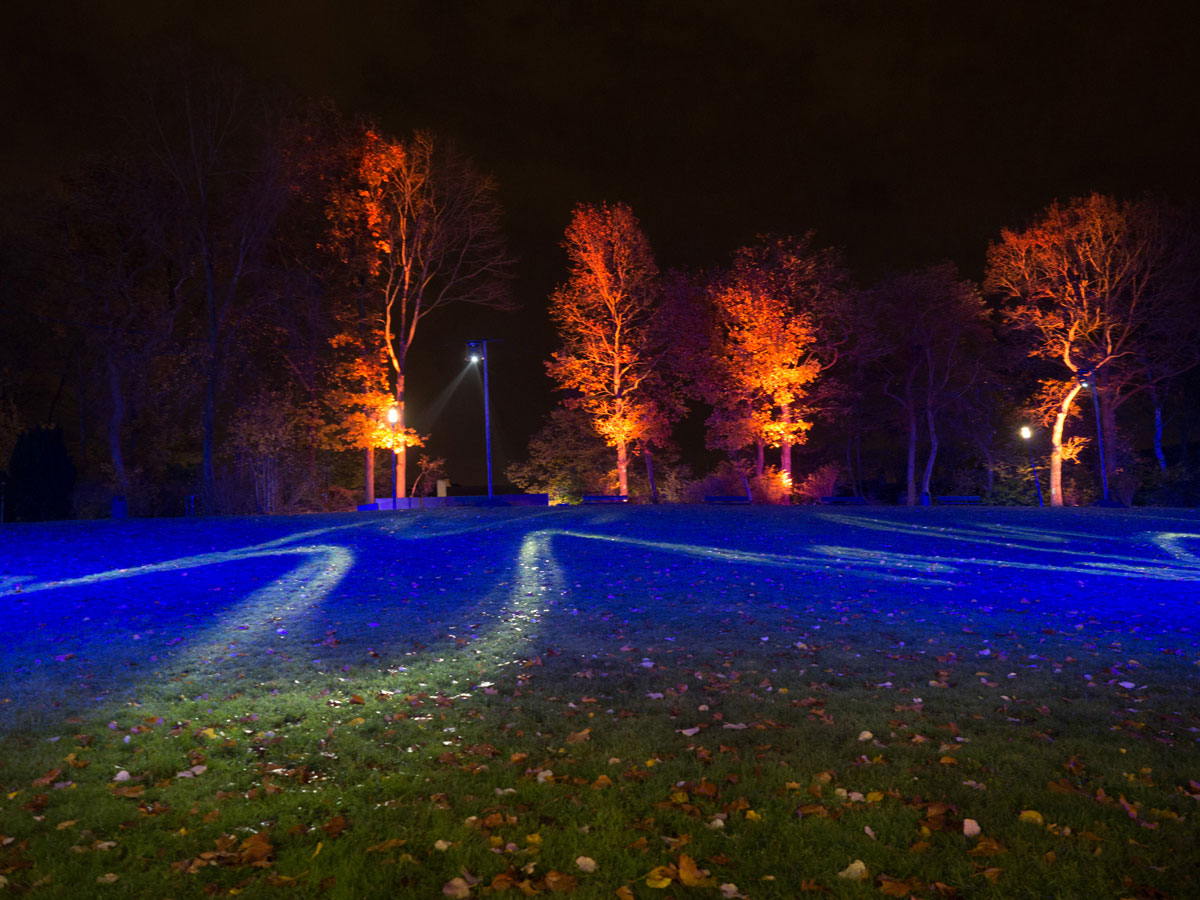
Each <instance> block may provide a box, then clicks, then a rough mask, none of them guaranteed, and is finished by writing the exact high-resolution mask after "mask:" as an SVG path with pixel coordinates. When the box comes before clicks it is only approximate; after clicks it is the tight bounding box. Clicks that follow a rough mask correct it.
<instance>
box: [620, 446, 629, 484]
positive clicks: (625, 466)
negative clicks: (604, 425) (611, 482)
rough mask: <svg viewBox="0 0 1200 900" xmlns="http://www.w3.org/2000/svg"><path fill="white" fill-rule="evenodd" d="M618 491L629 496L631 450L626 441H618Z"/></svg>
mask: <svg viewBox="0 0 1200 900" xmlns="http://www.w3.org/2000/svg"><path fill="white" fill-rule="evenodd" d="M617 485H618V487H617V493H618V494H620V495H621V496H622V497H628V496H629V452H628V448H627V447H626V444H625V442H624V441H617Z"/></svg>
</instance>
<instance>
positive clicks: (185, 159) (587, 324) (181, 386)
mask: <svg viewBox="0 0 1200 900" xmlns="http://www.w3.org/2000/svg"><path fill="white" fill-rule="evenodd" d="M168 73H169V74H168ZM124 104H125V105H124V106H123V107H122V108H120V109H116V110H114V111H113V116H114V120H115V121H119V122H120V123H121V127H120V132H121V134H122V139H121V140H120V141H119V142H115V143H114V145H110V146H109V147H108V148H106V150H105V151H104V152H103V153H97V155H96V156H94V157H93V158H91V159H89V160H87V161H86V162H85V163H83V164H81V165H79V166H78V167H76V168H75V169H74V170H73V171H71V172H70V173H69V174H68V175H66V176H64V177H63V178H61V179H60V180H59V182H58V183H57V185H56V186H55V189H54V190H53V192H52V193H51V195H49V196H47V197H45V198H43V199H42V200H41V202H39V203H38V204H37V206H36V208H35V209H33V210H32V211H31V212H30V213H29V214H28V215H27V216H24V217H22V219H21V221H20V222H19V223H18V224H17V227H15V228H10V229H9V231H8V233H7V234H6V235H5V236H4V241H3V245H2V246H0V254H2V255H0V267H2V273H3V280H2V282H0V330H2V332H3V336H4V337H3V353H2V355H0V464H3V463H7V465H6V474H5V476H4V477H5V480H6V486H5V489H4V497H5V503H6V506H7V514H6V515H7V518H9V519H13V518H25V519H35V518H45V517H57V516H64V515H76V516H97V515H107V514H108V513H109V512H110V511H111V510H114V509H120V510H123V509H127V510H128V511H130V512H132V513H134V514H141V515H178V514H182V513H183V512H184V511H185V510H188V509H190V508H195V509H196V510H197V511H199V512H205V513H225V512H228V513H245V512H279V511H304V510H325V509H345V508H349V507H350V506H351V505H352V504H353V503H355V502H361V501H362V500H363V499H366V500H368V501H369V500H371V499H372V498H373V497H374V494H375V491H376V484H377V483H378V484H379V486H380V488H381V489H382V490H386V491H390V490H391V488H390V484H391V480H390V477H391V473H390V471H389V470H390V465H389V466H376V465H375V458H376V451H377V450H379V449H383V450H384V451H385V453H386V454H387V455H386V457H385V458H387V459H389V462H390V459H391V454H390V452H388V451H390V450H392V449H394V450H395V451H396V461H397V469H398V473H399V483H398V493H400V494H401V495H403V494H404V493H406V492H407V491H413V492H428V491H429V490H431V489H432V487H433V484H434V481H435V479H436V478H437V477H440V476H443V475H444V474H445V473H444V467H445V464H444V461H443V460H441V459H437V458H433V457H432V456H431V455H429V454H428V453H426V452H425V451H424V444H425V441H426V440H427V438H428V436H427V435H422V434H420V433H418V431H417V430H416V429H415V428H413V427H412V426H411V425H410V423H409V421H408V418H407V417H406V414H405V396H406V389H408V387H410V386H408V385H406V376H407V375H408V374H409V359H410V356H409V353H410V350H411V348H412V347H413V345H414V343H419V342H420V341H421V339H422V337H423V336H424V335H425V334H426V333H427V330H426V326H425V324H424V323H425V321H426V317H427V316H429V315H431V314H433V313H435V312H436V311H438V310H440V309H442V308H443V307H446V306H449V305H452V304H460V305H461V306H460V310H459V313H458V316H459V318H460V320H461V321H463V322H467V321H468V320H469V319H470V318H471V315H472V313H471V310H472V309H473V308H476V307H492V308H498V309H504V308H506V307H507V306H508V305H509V290H508V285H509V283H510V281H511V278H512V276H513V273H514V267H513V263H512V261H511V260H510V259H509V257H508V255H507V253H506V251H505V248H504V242H503V239H502V235H501V231H500V209H499V205H498V202H497V189H496V185H495V184H494V183H493V182H492V180H491V179H490V178H488V177H487V176H486V175H484V174H483V173H482V172H481V171H480V170H479V169H477V168H476V166H475V165H474V164H473V163H472V161H471V160H470V159H469V158H467V157H466V156H465V155H463V154H462V153H461V152H460V151H459V150H458V149H456V148H455V147H454V146H452V145H451V144H449V143H448V142H446V141H444V140H442V139H441V138H440V137H438V136H436V135H433V134H429V133H426V132H418V133H415V134H413V135H409V136H403V137H394V136H389V135H385V134H382V133H381V132H380V131H379V129H377V128H376V127H374V126H373V125H372V124H371V123H369V122H363V121H353V120H349V119H347V118H346V117H344V116H342V115H340V114H339V113H338V111H337V110H335V109H334V108H333V107H332V106H331V105H329V104H326V103H315V102H299V101H296V100H294V99H292V98H289V97H285V96H282V95H280V94H278V93H275V92H272V91H269V90H264V89H261V88H259V87H256V86H253V85H251V84H249V83H248V82H246V81H245V80H243V79H242V78H240V77H239V76H237V75H236V74H234V73H232V72H229V71H227V70H223V69H220V68H218V67H214V66H213V65H211V64H208V63H203V64H200V63H197V64H194V65H193V64H190V63H189V62H188V61H187V60H186V59H181V60H179V61H177V63H176V65H174V66H172V67H170V68H169V69H166V68H164V69H162V70H160V71H159V72H157V73H156V74H155V76H154V77H146V78H145V80H144V82H143V83H142V84H141V85H139V89H138V90H134V91H130V92H128V94H127V99H126V100H125V101H124ZM797 215H798V217H799V216H801V215H802V211H798V213H797ZM651 245H652V240H651V239H649V238H648V237H647V236H646V235H644V234H643V233H642V231H641V227H640V224H639V223H638V221H637V219H636V217H635V216H634V214H633V211H632V210H630V209H629V208H628V207H625V206H623V205H621V204H616V205H611V206H610V205H599V206H587V205H581V206H580V207H578V208H577V209H576V210H575V213H574V216H573V217H572V220H571V225H570V226H569V227H568V229H567V232H566V235H565V238H564V242H563V247H564V249H565V250H566V253H567V262H568V268H567V273H566V276H565V279H564V280H563V283H562V285H561V286H560V287H559V288H558V289H557V290H556V291H554V292H553V294H552V296H551V297H550V298H549V313H550V317H551V319H552V321H553V323H554V325H555V326H556V328H557V330H558V334H559V337H560V340H561V345H560V347H559V349H558V351H557V352H556V353H555V354H554V356H553V357H552V359H550V360H549V361H548V365H547V371H548V374H549V375H550V377H551V379H552V380H553V381H554V382H555V384H556V386H557V387H558V388H559V389H560V392H559V394H558V398H559V399H560V401H561V402H560V404H559V406H558V407H556V408H555V410H554V411H553V412H552V413H551V415H550V416H549V417H548V418H547V420H546V423H545V425H544V427H543V428H542V429H541V430H540V431H539V432H538V433H537V434H535V435H534V436H533V438H532V441H531V442H530V446H529V454H528V459H527V460H526V461H525V462H523V463H520V464H517V465H513V466H511V467H509V470H508V477H509V479H510V480H511V481H512V482H513V484H515V485H516V486H518V487H519V488H521V489H525V490H535V491H546V492H549V493H551V494H552V495H554V496H555V497H556V499H573V498H578V497H579V496H580V495H581V494H586V493H601V492H620V493H629V494H630V495H631V496H634V497H636V498H639V499H644V500H647V501H658V500H675V501H680V500H697V499H703V497H704V496H706V495H711V494H732V493H745V494H748V495H749V496H751V497H753V498H755V499H756V500H759V501H762V502H796V501H811V500H814V499H819V498H820V497H823V496H828V495H831V494H834V493H843V494H848V495H853V496H857V497H862V498H864V499H866V500H869V501H876V502H900V503H909V504H917V503H921V502H927V500H928V498H929V497H931V496H934V497H936V496H938V495H945V494H954V495H966V494H969V495H979V496H981V497H984V498H987V499H988V500H990V501H992V502H1012V503H1029V502H1036V501H1035V494H1034V480H1033V472H1034V470H1035V468H1036V470H1038V471H1039V472H1040V474H1041V477H1042V479H1043V480H1044V485H1043V486H1044V489H1045V491H1046V501H1047V503H1048V504H1051V503H1052V504H1055V505H1057V504H1083V503H1089V502H1092V501H1094V500H1097V499H1100V498H1102V497H1103V496H1104V495H1105V494H1106V493H1107V494H1108V496H1109V497H1110V498H1111V499H1113V500H1118V501H1120V502H1122V503H1126V504H1130V503H1134V502H1144V503H1188V504H1190V503H1193V502H1195V501H1196V500H1197V499H1200V494H1198V491H1200V488H1198V486H1197V478H1196V474H1195V471H1194V468H1193V464H1192V461H1191V459H1190V457H1189V444H1190V430H1191V428H1192V426H1193V421H1192V416H1193V410H1194V408H1195V405H1196V404H1195V400H1196V398H1197V395H1198V391H1200V383H1198V379H1197V372H1198V371H1200V370H1198V369H1197V364H1198V363H1200V340H1198V338H1200V315H1198V314H1197V313H1198V312H1200V309H1198V306H1197V282H1198V273H1200V254H1198V253H1197V228H1196V223H1195V221H1194V220H1193V219H1192V218H1191V217H1190V215H1189V214H1188V213H1187V212H1186V211H1183V210H1179V209H1177V208H1175V207H1174V206H1173V205H1172V204H1171V203H1170V202H1169V201H1168V200H1167V199H1164V198H1159V197H1141V198H1112V197H1107V196H1101V195H1093V196H1087V197H1080V198H1074V199H1066V200H1063V201H1062V202H1055V203H1053V204H1051V205H1049V206H1047V207H1046V208H1045V209H1044V210H1042V211H1040V212H1038V211H1033V210H1031V211H1030V218H1029V221H1028V222H1026V223H1023V224H1022V223H1014V227H1013V228H1012V229H1011V230H1006V231H1004V232H1002V233H1001V234H1000V235H997V236H996V238H995V240H994V241H993V243H992V245H991V246H990V247H989V248H987V268H986V275H985V277H984V279H983V281H982V283H979V284H976V283H974V282H972V281H971V280H970V279H968V278H965V277H963V276H962V275H961V274H960V273H959V272H958V271H957V270H956V268H955V267H954V266H953V265H952V264H950V263H936V264H932V265H929V266H927V267H924V268H921V269H917V270H915V271H909V272H898V273H895V274H893V275H889V276H887V277H884V278H882V279H880V280H879V281H877V282H876V283H874V284H863V283H860V281H859V280H858V279H857V278H856V277H855V274H854V273H853V272H852V271H850V270H849V268H848V267H847V265H846V264H845V262H844V257H843V254H842V253H841V252H839V251H838V250H837V249H835V248H830V247H826V246H823V245H822V244H821V243H820V241H819V238H818V236H817V235H815V234H814V233H812V232H807V231H798V232H796V233H795V234H793V235H790V236H789V235H764V236H763V237H761V238H760V239H759V240H758V241H756V242H754V243H752V244H749V245H747V246H745V247H742V248H738V249H736V250H734V251H733V252H732V253H731V255H730V257H729V259H728V260H725V261H715V264H714V265H713V266H712V267H711V268H708V269H704V270H693V271H661V270H660V268H659V265H658V263H657V261H656V260H655V258H654V254H653V252H652V250H651ZM981 250H982V248H981ZM546 252H547V253H548V254H552V253H554V252H555V248H552V247H547V248H546ZM524 314H525V315H528V314H529V311H526V312H525V313H524ZM389 412H391V413H392V418H391V419H389V416H388V414H389ZM1022 426H1028V427H1029V428H1030V429H1031V431H1030V435H1029V437H1028V438H1024V439H1023V438H1022V437H1021V436H1020V428H1021V427H1022ZM1099 438H1102V440H1101V439H1099ZM114 498H121V499H120V501H119V504H118V505H116V506H114V502H113V501H114Z"/></svg>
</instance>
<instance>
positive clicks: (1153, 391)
mask: <svg viewBox="0 0 1200 900" xmlns="http://www.w3.org/2000/svg"><path fill="white" fill-rule="evenodd" d="M1150 403H1151V404H1152V405H1153V407H1154V458H1155V459H1156V460H1158V470H1159V471H1160V472H1165V471H1167V455H1166V453H1164V452H1163V411H1162V394H1161V393H1160V392H1159V390H1158V388H1156V387H1155V386H1154V385H1151V386H1150Z"/></svg>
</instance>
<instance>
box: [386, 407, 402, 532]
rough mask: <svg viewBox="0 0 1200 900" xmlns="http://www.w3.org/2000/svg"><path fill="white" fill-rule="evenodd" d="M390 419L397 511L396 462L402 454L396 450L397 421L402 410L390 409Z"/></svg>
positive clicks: (393, 482) (393, 493) (394, 508)
mask: <svg viewBox="0 0 1200 900" xmlns="http://www.w3.org/2000/svg"><path fill="white" fill-rule="evenodd" d="M388 421H389V422H391V423H392V512H395V511H396V494H397V491H396V463H397V461H398V460H399V459H400V454H399V453H398V452H397V450H396V423H397V422H399V421H400V410H398V409H396V407H394V406H393V407H392V408H391V409H389V410H388Z"/></svg>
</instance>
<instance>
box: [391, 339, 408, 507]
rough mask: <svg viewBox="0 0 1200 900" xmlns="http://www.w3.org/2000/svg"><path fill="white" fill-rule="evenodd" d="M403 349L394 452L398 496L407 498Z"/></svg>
mask: <svg viewBox="0 0 1200 900" xmlns="http://www.w3.org/2000/svg"><path fill="white" fill-rule="evenodd" d="M406 349H407V348H406V347H405V348H401V351H400V358H399V360H398V361H397V365H399V366H400V367H401V368H400V371H398V372H397V373H396V412H398V413H399V414H400V416H399V418H398V419H397V420H396V429H397V432H398V434H399V435H400V440H399V441H398V442H397V445H396V448H395V450H393V451H392V452H394V453H395V454H396V496H397V497H407V496H408V494H406V493H405V487H406V486H407V485H408V456H407V454H406V452H405V451H407V450H408V443H407V441H405V434H406V431H405V429H406V428H407V425H406V424H405V421H404V368H403V366H404V364H405V363H404V358H405V355H406V354H405V350H406Z"/></svg>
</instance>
